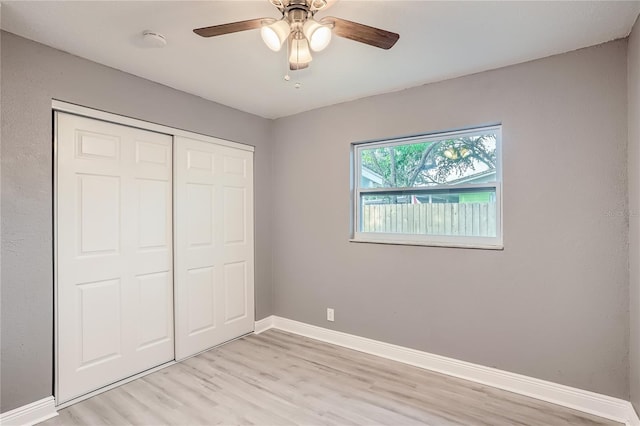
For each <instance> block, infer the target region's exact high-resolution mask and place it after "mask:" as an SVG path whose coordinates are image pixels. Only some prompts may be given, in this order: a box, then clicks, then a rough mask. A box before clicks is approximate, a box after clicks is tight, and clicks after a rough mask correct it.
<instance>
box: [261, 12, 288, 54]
mask: <svg viewBox="0 0 640 426" xmlns="http://www.w3.org/2000/svg"><path fill="white" fill-rule="evenodd" d="M290 32H291V27H289V23H288V22H287V21H285V20H284V19H283V20H280V21H276V22H274V23H272V24H268V25H263V26H262V28H261V29H260V35H261V36H262V40H263V41H264V44H266V45H267V47H268V48H269V49H271V50H273V51H274V52H277V51H279V50H280V48H281V47H282V43H284V41H285V40H286V39H287V37H289V33H290Z"/></svg>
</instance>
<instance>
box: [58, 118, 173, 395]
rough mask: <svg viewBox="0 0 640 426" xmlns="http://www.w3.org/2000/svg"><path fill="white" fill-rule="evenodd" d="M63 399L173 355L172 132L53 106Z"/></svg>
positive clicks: (59, 374) (121, 377) (108, 382)
mask: <svg viewBox="0 0 640 426" xmlns="http://www.w3.org/2000/svg"><path fill="white" fill-rule="evenodd" d="M56 132H57V164H56V223H57V229H56V257H57V268H56V274H57V280H56V283H57V284H56V285H57V288H56V291H57V309H56V316H57V318H56V328H57V344H58V350H57V361H58V367H57V368H58V370H57V380H56V386H57V391H56V397H57V400H58V403H61V402H65V401H68V400H70V399H73V398H75V397H78V396H81V395H83V394H85V393H88V392H91V391H93V390H95V389H97V388H100V387H102V386H105V385H108V384H110V383H113V382H115V381H118V380H121V379H123V378H126V377H128V376H131V375H134V374H137V373H139V372H141V371H144V370H146V369H149V368H152V367H154V366H156V365H159V364H162V363H164V362H167V361H170V360H172V359H173V358H174V348H173V346H174V338H173V263H172V256H173V241H172V156H171V153H172V138H171V137H170V136H167V135H162V134H157V133H152V132H147V131H143V130H139V129H134V128H130V127H126V126H120V125H116V124H112V123H106V122H102V121H98V120H92V119H88V118H84V117H78V116H74V115H70V114H64V113H56Z"/></svg>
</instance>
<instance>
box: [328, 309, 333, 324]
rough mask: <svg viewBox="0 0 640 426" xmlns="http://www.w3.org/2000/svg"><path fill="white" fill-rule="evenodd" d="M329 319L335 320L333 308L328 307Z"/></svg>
mask: <svg viewBox="0 0 640 426" xmlns="http://www.w3.org/2000/svg"><path fill="white" fill-rule="evenodd" d="M327 321H333V308H327Z"/></svg>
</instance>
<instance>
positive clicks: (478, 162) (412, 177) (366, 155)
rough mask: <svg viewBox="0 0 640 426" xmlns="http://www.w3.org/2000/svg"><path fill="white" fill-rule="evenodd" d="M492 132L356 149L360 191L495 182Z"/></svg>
mask: <svg viewBox="0 0 640 426" xmlns="http://www.w3.org/2000/svg"><path fill="white" fill-rule="evenodd" d="M496 140H497V135H496V131H495V130H494V129H491V130H487V132H486V133H481V134H475V135H473V136H469V135H458V136H455V135H454V136H450V137H448V138H443V139H439V140H435V141H429V142H420V141H418V142H416V141H412V142H411V143H406V144H402V145H392V146H382V147H380V146H378V147H376V148H369V149H360V151H359V152H360V167H361V168H360V187H361V188H411V187H425V186H432V185H456V184H462V183H487V182H495V181H496V180H497V178H496V164H497V158H496Z"/></svg>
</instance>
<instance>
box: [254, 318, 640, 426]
mask: <svg viewBox="0 0 640 426" xmlns="http://www.w3.org/2000/svg"><path fill="white" fill-rule="evenodd" d="M271 328H275V329H278V330H282V331H287V332H289V333H294V334H298V335H300V336H305V337H310V338H312V339H315V340H320V341H323V342H327V343H331V344H334V345H338V346H342V347H345V348H349V349H354V350H356V351H360V352H364V353H368V354H371V355H376V356H379V357H382V358H387V359H391V360H394V361H398V362H402V363H404V364H409V365H413V366H415V367H420V368H424V369H425V370H431V371H435V372H438V373H442V374H446V375H449V376H453V377H458V378H461V379H465V380H469V381H472V382H475V383H480V384H483V385H487V386H491V387H494V388H498V389H504V390H507V391H510V392H514V393H517V394H520V395H525V396H529V397H531V398H535V399H539V400H542V401H546V402H550V403H553V404H557V405H561V406H563V407H567V408H572V409H574V410H578V411H582V412H585V413H589V414H593V415H596V416H600V417H604V418H606V419H610V420H614V421H618V422H622V423H624V424H626V425H630V426H640V419H639V418H638V415H637V413H636V412H635V410H634V408H633V406H632V405H631V403H630V402H629V401H625V400H623V399H619V398H614V397H611V396H608V395H602V394H599V393H595V392H590V391H586V390H582V389H578V388H574V387H570V386H566V385H561V384H559V383H553V382H548V381H546V380H540V379H536V378H534V377H528V376H524V375H521V374H516V373H511V372H509V371H503V370H498V369H497V368H491V367H485V366H483V365H478V364H473V363H470V362H466V361H460V360H457V359H453V358H448V357H444V356H441V355H435V354H431V353H428V352H423V351H418V350H415V349H410V348H406V347H402V346H397V345H392V344H390V343H385V342H380V341H377V340H372V339H367V338H365V337H360V336H355V335H353V334H348V333H343V332H340V331H336V330H329V329H327V328H323V327H318V326H315V325H310V324H305V323H303V322H299V321H294V320H290V319H287V318H282V317H279V316H275V315H272V316H269V317H266V318H263V319H261V320H259V321H256V324H255V330H256V331H255V333H256V334H259V333H262V332H265V331H267V330H269V329H271Z"/></svg>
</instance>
